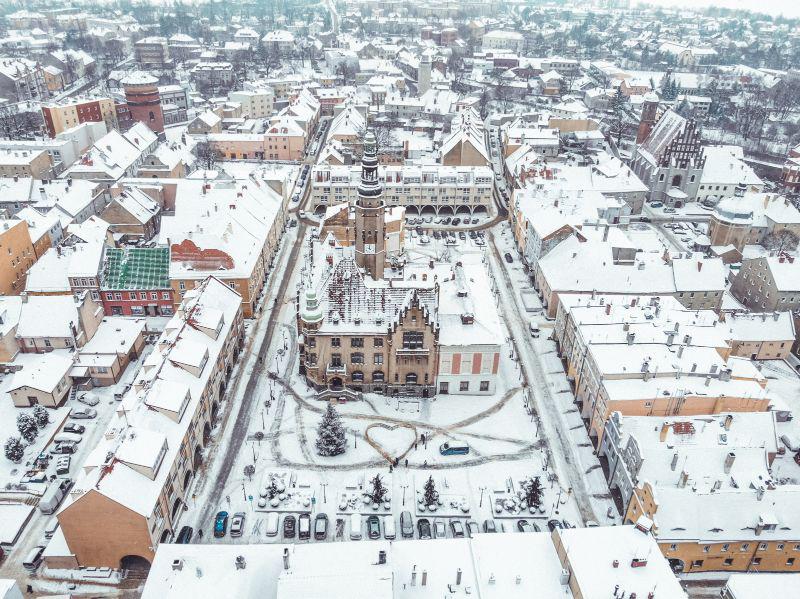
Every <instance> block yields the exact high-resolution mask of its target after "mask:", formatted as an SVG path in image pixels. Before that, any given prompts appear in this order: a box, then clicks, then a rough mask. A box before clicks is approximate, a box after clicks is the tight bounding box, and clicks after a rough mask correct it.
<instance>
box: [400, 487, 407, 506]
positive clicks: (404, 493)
mask: <svg viewBox="0 0 800 599" xmlns="http://www.w3.org/2000/svg"><path fill="white" fill-rule="evenodd" d="M400 487H402V489H403V505H405V504H406V489H407V488H408V483H406V484H404V485H400Z"/></svg>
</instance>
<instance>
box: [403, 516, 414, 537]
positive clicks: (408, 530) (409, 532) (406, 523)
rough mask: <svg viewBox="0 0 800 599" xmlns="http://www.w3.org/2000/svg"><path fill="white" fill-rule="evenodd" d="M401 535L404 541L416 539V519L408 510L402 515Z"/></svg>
mask: <svg viewBox="0 0 800 599" xmlns="http://www.w3.org/2000/svg"><path fill="white" fill-rule="evenodd" d="M400 534H401V535H402V536H403V538H404V539H411V538H413V537H414V519H413V517H412V516H411V512H409V511H408V510H406V511H404V512H402V513H401V514H400Z"/></svg>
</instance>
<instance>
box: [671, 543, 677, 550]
mask: <svg viewBox="0 0 800 599" xmlns="http://www.w3.org/2000/svg"><path fill="white" fill-rule="evenodd" d="M669 550H670V551H677V550H678V546H677V545H676V544H675V543H672V545H670V546H669Z"/></svg>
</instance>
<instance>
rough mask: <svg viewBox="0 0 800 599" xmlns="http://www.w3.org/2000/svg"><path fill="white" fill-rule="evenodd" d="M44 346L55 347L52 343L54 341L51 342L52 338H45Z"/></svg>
mask: <svg viewBox="0 0 800 599" xmlns="http://www.w3.org/2000/svg"><path fill="white" fill-rule="evenodd" d="M44 346H45V347H53V345H52V343H50V340H49V339H45V340H44Z"/></svg>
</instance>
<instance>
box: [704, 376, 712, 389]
mask: <svg viewBox="0 0 800 599" xmlns="http://www.w3.org/2000/svg"><path fill="white" fill-rule="evenodd" d="M710 384H711V377H710V376H707V377H706V382H705V386H706V387H708V386H709V385H710Z"/></svg>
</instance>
